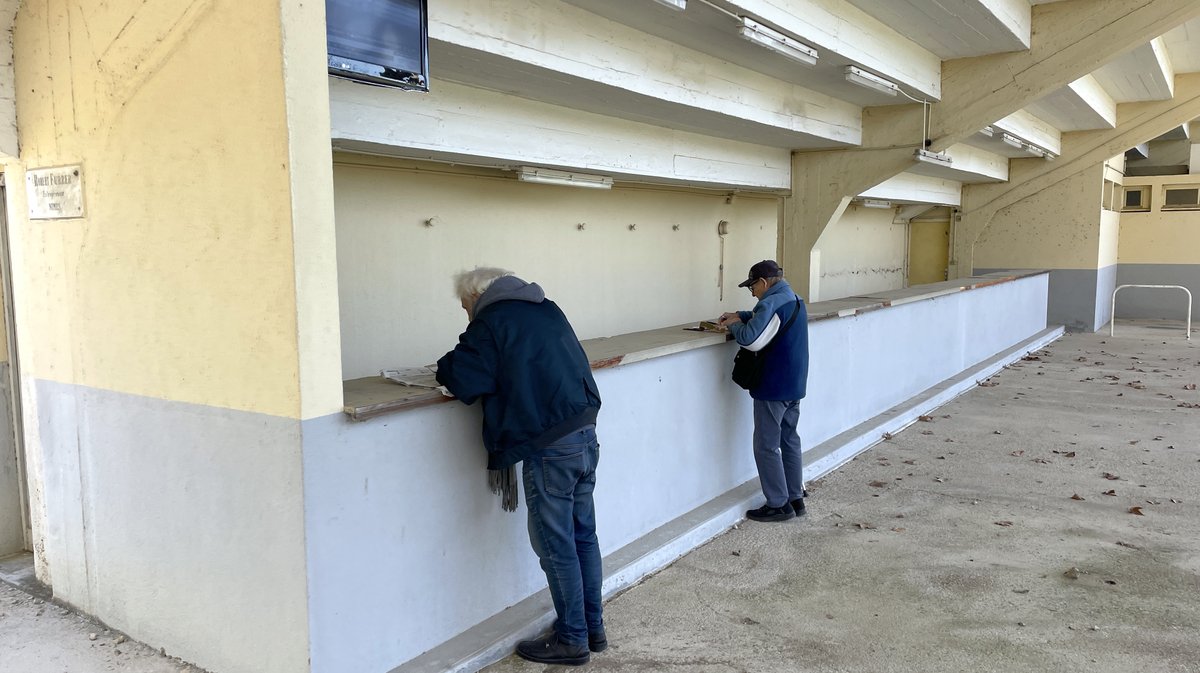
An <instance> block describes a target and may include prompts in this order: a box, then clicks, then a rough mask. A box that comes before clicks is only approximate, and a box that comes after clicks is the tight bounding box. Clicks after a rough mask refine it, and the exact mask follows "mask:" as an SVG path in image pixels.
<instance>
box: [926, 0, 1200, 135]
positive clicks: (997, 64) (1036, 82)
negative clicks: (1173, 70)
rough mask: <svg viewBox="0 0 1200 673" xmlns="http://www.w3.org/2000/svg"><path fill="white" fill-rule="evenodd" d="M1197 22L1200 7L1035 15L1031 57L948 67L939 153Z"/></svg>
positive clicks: (1079, 2) (1062, 10)
mask: <svg viewBox="0 0 1200 673" xmlns="http://www.w3.org/2000/svg"><path fill="white" fill-rule="evenodd" d="M1197 16H1200V2H1196V0H1140V1H1137V2H1135V1H1133V0H1063V1H1062V2H1054V3H1050V4H1045V5H1038V6H1036V7H1034V8H1033V31H1034V33H1035V34H1036V35H1038V36H1039V39H1036V40H1033V41H1032V43H1031V45H1030V48H1029V49H1028V50H1026V51H1020V52H1012V53H1006V54H994V55H990V56H980V57H976V58H965V59H958V60H955V61H947V62H945V63H944V64H943V65H942V70H943V77H942V95H943V100H944V101H946V103H942V104H939V105H938V106H937V108H940V109H935V111H934V112H935V114H934V125H933V132H932V133H931V136H932V137H933V149H935V150H941V149H945V148H946V147H949V146H950V145H953V144H955V143H957V142H960V141H961V140H963V139H964V138H967V137H969V136H970V135H971V134H973V133H975V132H976V131H978V130H979V129H980V128H982V127H984V126H986V125H987V124H989V123H990V120H994V119H996V118H998V117H1003V116H1005V115H1008V114H1012V113H1013V112H1014V111H1016V110H1019V109H1021V108H1024V107H1025V106H1026V105H1029V104H1030V103H1032V102H1034V101H1036V100H1038V99H1040V98H1042V97H1044V96H1046V95H1047V94H1049V93H1052V92H1053V91H1055V90H1057V89H1061V88H1062V87H1064V86H1067V85H1068V84H1069V83H1071V82H1074V81H1075V80H1077V79H1079V78H1080V77H1082V76H1084V75H1086V74H1088V73H1090V72H1093V71H1095V70H1096V69H1097V68H1098V67H1100V66H1101V65H1103V64H1104V63H1106V62H1107V61H1109V60H1110V59H1111V58H1112V57H1113V56H1114V55H1118V54H1122V53H1124V52H1126V51H1129V50H1131V49H1133V48H1135V47H1137V46H1139V45H1142V44H1145V43H1146V42H1147V41H1149V40H1152V39H1154V38H1155V37H1157V36H1159V35H1162V34H1163V33H1165V32H1167V31H1168V30H1170V29H1172V28H1174V27H1176V26H1178V25H1180V24H1182V23H1184V22H1186V21H1188V20H1190V19H1193V18H1195V17H1197ZM1110 93H1111V92H1110ZM1114 98H1115V97H1114ZM947 103H948V104H947Z"/></svg>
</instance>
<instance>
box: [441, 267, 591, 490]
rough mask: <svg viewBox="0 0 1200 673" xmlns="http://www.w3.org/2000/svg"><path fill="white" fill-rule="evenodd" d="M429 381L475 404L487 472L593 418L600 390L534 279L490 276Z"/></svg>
mask: <svg viewBox="0 0 1200 673" xmlns="http://www.w3.org/2000/svg"><path fill="white" fill-rule="evenodd" d="M437 365H438V368H437V380H438V382H439V383H441V384H442V385H444V386H446V388H447V389H448V390H449V391H450V392H451V393H452V394H453V395H454V396H455V397H457V398H458V399H459V400H461V401H462V402H463V403H465V404H473V403H474V402H475V400H480V402H481V404H482V406H483V444H484V446H485V447H486V448H487V451H488V469H491V470H498V469H501V468H504V467H508V466H509V465H514V464H516V463H518V462H520V461H522V460H524V459H526V458H528V457H530V456H533V455H536V454H537V453H538V451H540V450H541V449H542V448H544V447H545V446H546V445H548V444H550V443H551V442H553V441H554V440H556V439H560V438H561V437H563V436H565V435H568V434H570V433H572V432H574V431H576V430H579V429H580V428H583V427H585V426H588V425H592V424H594V423H595V422H596V414H597V412H598V411H599V410H600V391H599V390H598V389H597V387H596V381H595V379H594V378H592V368H591V365H590V364H589V363H588V359H587V355H585V354H584V352H583V347H582V346H580V345H579V339H578V338H577V337H576V336H575V330H573V329H572V328H571V324H570V323H569V322H567V317H566V316H565V315H564V314H563V312H562V310H561V309H559V308H558V305H557V304H555V303H554V302H552V301H550V300H549V299H546V295H545V293H544V292H543V291H542V288H540V287H538V285H537V284H533V283H526V282H525V281H523V280H521V279H520V278H517V277H516V276H504V277H501V278H497V279H496V280H495V281H493V282H492V285H491V286H490V287H489V288H488V289H487V291H486V292H484V293H483V295H482V296H480V297H479V300H478V301H477V302H476V303H475V315H474V316H473V317H472V319H471V322H470V323H469V324H468V325H467V329H466V331H465V332H463V333H462V334H461V335H460V336H459V338H458V345H457V346H455V347H454V350H452V351H450V352H449V353H446V355H444V356H443V357H442V359H440V360H438V363H437Z"/></svg>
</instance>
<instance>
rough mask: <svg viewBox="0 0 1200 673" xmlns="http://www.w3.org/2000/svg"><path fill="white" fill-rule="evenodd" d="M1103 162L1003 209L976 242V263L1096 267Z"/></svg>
mask: <svg viewBox="0 0 1200 673" xmlns="http://www.w3.org/2000/svg"><path fill="white" fill-rule="evenodd" d="M1103 186H1104V177H1103V165H1097V166H1095V167H1094V168H1089V169H1087V170H1085V171H1082V172H1080V173H1078V174H1076V175H1075V176H1074V177H1071V178H1069V179H1067V180H1063V181H1062V182H1059V183H1056V184H1054V185H1050V186H1048V187H1046V188H1045V189H1043V190H1042V191H1040V192H1038V193H1037V194H1034V195H1033V196H1030V197H1029V198H1027V199H1024V200H1022V201H1019V202H1017V203H1015V204H1013V205H1012V206H1010V207H1008V208H1005V209H1004V210H1001V211H1000V212H999V213H997V214H996V216H995V217H994V218H993V219H992V222H991V225H990V226H988V227H987V228H986V229H984V230H983V233H982V234H980V236H979V239H978V240H977V241H976V244H975V257H974V266H975V268H977V269H1036V268H1047V269H1097V268H1099V267H1100V266H1103V264H1101V256H1100V250H1101V226H1100V212H1101V211H1100V204H1101V197H1102V191H1103Z"/></svg>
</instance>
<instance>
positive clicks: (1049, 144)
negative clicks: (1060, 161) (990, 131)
mask: <svg viewBox="0 0 1200 673" xmlns="http://www.w3.org/2000/svg"><path fill="white" fill-rule="evenodd" d="M992 127H994V128H998V129H1000V130H1001V131H1004V132H1006V133H1009V134H1011V135H1014V136H1016V137H1018V138H1020V139H1021V140H1024V141H1026V142H1029V143H1033V144H1034V145H1037V146H1038V147H1040V148H1042V149H1044V150H1049V151H1051V152H1053V153H1054V154H1061V153H1062V132H1060V131H1059V130H1058V129H1056V128H1054V126H1052V125H1050V124H1049V123H1047V122H1046V121H1044V120H1042V119H1038V118H1037V117H1035V116H1033V115H1032V114H1030V113H1028V112H1026V111H1024V110H1018V111H1016V112H1014V113H1012V114H1010V115H1009V116H1007V117H1005V118H1004V119H1001V120H1000V121H997V122H993V123H992Z"/></svg>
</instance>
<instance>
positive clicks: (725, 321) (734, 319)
mask: <svg viewBox="0 0 1200 673" xmlns="http://www.w3.org/2000/svg"><path fill="white" fill-rule="evenodd" d="M740 322H742V318H741V316H739V315H738V314H736V313H722V314H721V317H720V318H717V324H718V325H720V326H721V327H728V326H730V325H736V324H738V323H740Z"/></svg>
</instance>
